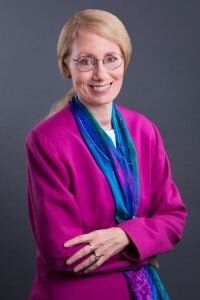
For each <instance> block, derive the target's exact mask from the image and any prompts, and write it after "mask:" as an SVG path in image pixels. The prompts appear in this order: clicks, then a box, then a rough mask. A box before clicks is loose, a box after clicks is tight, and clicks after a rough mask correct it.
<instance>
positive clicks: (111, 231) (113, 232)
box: [64, 227, 130, 273]
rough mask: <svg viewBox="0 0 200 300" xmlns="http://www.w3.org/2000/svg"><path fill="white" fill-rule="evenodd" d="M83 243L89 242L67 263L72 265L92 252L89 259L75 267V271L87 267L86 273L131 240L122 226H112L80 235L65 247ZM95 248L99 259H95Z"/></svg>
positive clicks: (66, 243) (69, 241) (65, 244)
mask: <svg viewBox="0 0 200 300" xmlns="http://www.w3.org/2000/svg"><path fill="white" fill-rule="evenodd" d="M81 243H88V244H87V245H86V246H85V247H83V248H81V249H80V250H79V251H77V252H76V253H75V254H73V255H72V256H71V257H70V258H69V259H68V260H67V261H66V263H67V264H68V265H70V264H72V263H74V262H75V261H77V260H78V259H80V258H82V257H84V256H85V255H87V254H90V253H91V255H90V256H89V257H88V258H87V259H85V260H84V261H83V262H81V263H80V264H79V265H77V266H76V267H75V269H74V272H78V271H81V270H83V269H86V268H87V269H86V270H84V273H89V272H91V271H93V270H95V269H96V268H97V267H99V266H100V265H102V264H103V263H104V262H105V261H106V260H108V259H109V258H110V257H111V256H113V255H115V254H117V253H119V252H120V251H122V250H123V249H124V248H125V247H126V246H127V245H128V244H129V243H130V240H129V238H128V236H127V235H126V233H125V232H124V231H123V230H122V229H121V228H118V227H111V228H108V229H101V230H95V231H92V232H90V233H88V234H83V235H79V236H77V237H75V238H73V239H71V240H68V241H67V242H65V243H64V247H71V246H74V245H77V244H81ZM94 250H95V253H96V255H98V256H100V258H99V259H98V260H95V255H94Z"/></svg>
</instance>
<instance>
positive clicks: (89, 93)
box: [66, 30, 124, 130]
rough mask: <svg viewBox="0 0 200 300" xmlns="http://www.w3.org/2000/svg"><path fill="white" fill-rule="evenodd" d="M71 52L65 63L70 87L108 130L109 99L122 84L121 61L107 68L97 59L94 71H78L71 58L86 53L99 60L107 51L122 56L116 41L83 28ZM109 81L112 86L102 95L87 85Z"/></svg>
mask: <svg viewBox="0 0 200 300" xmlns="http://www.w3.org/2000/svg"><path fill="white" fill-rule="evenodd" d="M71 51H72V52H71V55H70V56H69V57H68V58H67V61H66V64H67V66H68V69H69V74H70V75H71V77H72V83H73V87H74V89H75V91H76V92H77V94H78V97H79V99H80V101H82V102H83V103H84V105H85V106H86V107H87V108H88V109H89V110H90V111H91V112H92V113H93V114H94V116H95V117H96V119H97V120H98V121H99V123H100V125H101V126H102V127H103V128H104V129H106V130H109V129H111V108H112V101H113V100H114V99H115V98H116V97H117V95H118V94H119V92H120V90H121V87H122V83H123V77H124V61H123V63H122V64H121V66H120V67H119V68H117V69H114V70H107V69H106V68H105V66H104V64H103V61H102V60H99V61H98V66H96V67H95V68H94V69H93V70H91V71H88V72H81V71H80V70H79V69H78V67H77V64H76V62H74V61H73V58H78V57H80V56H82V55H85V54H86V53H87V54H88V53H89V54H93V55H94V56H95V57H96V58H98V59H102V58H104V57H105V55H106V54H107V53H110V52H113V53H119V54H121V55H122V53H121V50H120V48H119V46H118V45H117V44H115V43H113V42H111V41H108V40H107V39H105V38H103V37H101V36H99V35H97V34H95V33H92V32H89V31H86V30H82V31H80V32H79V34H78V37H77V38H76V40H75V41H74V43H73V45H72V49H71ZM110 82H112V85H111V88H110V90H109V92H107V93H106V94H104V95H100V94H97V93H95V92H94V91H93V90H92V89H91V88H90V85H104V84H105V83H110Z"/></svg>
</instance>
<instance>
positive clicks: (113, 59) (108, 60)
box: [105, 55, 118, 64]
mask: <svg viewBox="0 0 200 300" xmlns="http://www.w3.org/2000/svg"><path fill="white" fill-rule="evenodd" d="M116 61H118V57H116V56H114V55H109V56H106V57H105V62H106V63H109V64H110V63H114V62H116Z"/></svg>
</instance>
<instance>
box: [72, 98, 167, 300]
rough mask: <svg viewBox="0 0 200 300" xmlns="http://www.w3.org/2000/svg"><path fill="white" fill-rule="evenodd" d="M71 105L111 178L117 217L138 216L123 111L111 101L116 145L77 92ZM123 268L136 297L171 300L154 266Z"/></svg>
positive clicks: (134, 175) (135, 171) (134, 165)
mask: <svg viewBox="0 0 200 300" xmlns="http://www.w3.org/2000/svg"><path fill="white" fill-rule="evenodd" d="M69 106H70V110H71V112H72V113H73V116H74V118H75V120H76V123H77V125H78V128H79V131H80V133H81V135H82V137H83V139H84V141H85V143H86V145H87V147H88V148H89V150H90V152H91V154H92V156H93V157H94V159H95V161H96V163H97V165H98V166H99V168H100V169H101V170H102V172H103V174H104V175H105V177H106V179H107V180H108V183H109V185H110V188H111V191H112V195H113V198H114V201H115V220H116V221H117V222H118V223H121V222H123V221H125V220H128V219H131V218H135V217H136V216H137V211H138V208H139V203H140V188H139V173H138V163H137V154H136V149H135V146H134V143H133V140H132V138H131V136H130V133H129V130H128V128H127V126H126V124H125V122H124V120H123V117H122V115H121V113H120V112H119V110H118V109H117V108H116V105H115V104H114V103H112V118H111V124H112V127H113V129H114V132H115V136H116V148H115V146H114V144H113V142H112V140H111V138H110V137H109V136H108V135H107V133H106V132H105V131H104V130H103V128H102V127H101V126H100V124H99V123H98V121H97V120H96V118H95V117H94V116H93V114H92V113H91V112H90V111H89V110H88V109H87V107H86V106H85V105H84V104H83V103H82V102H81V101H80V100H79V99H78V96H77V94H76V95H74V96H73V97H72V100H71V101H70V102H69ZM122 271H123V274H124V276H125V278H126V280H127V282H128V285H129V288H130V291H131V293H132V296H133V299H136V300H147V299H149V300H169V296H168V295H167V292H166V290H165V288H164V286H163V284H162V282H161V280H160V278H159V276H158V273H157V271H156V268H155V267H153V266H151V265H147V266H143V267H140V268H138V269H133V268H126V269H123V270H122Z"/></svg>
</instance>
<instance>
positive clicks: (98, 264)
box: [83, 255, 106, 274]
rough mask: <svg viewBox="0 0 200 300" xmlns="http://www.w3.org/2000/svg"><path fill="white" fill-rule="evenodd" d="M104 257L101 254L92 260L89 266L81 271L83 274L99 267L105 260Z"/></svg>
mask: <svg viewBox="0 0 200 300" xmlns="http://www.w3.org/2000/svg"><path fill="white" fill-rule="evenodd" d="M105 260H106V259H105V257H104V256H103V255H102V256H101V257H100V258H99V259H98V260H97V261H96V262H94V263H93V264H92V265H91V266H90V267H89V268H87V269H86V270H84V271H83V273H84V274H87V273H90V272H92V271H94V270H95V269H97V268H98V267H100V266H101V265H102V264H103V263H104V262H105Z"/></svg>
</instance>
